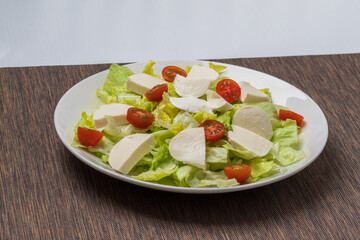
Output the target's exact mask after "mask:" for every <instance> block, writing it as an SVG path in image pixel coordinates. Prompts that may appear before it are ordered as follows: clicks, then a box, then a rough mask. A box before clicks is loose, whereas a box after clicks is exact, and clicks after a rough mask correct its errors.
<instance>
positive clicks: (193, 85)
mask: <svg viewBox="0 0 360 240" xmlns="http://www.w3.org/2000/svg"><path fill="white" fill-rule="evenodd" d="M210 84H211V81H210V80H208V79H197V80H193V79H190V78H188V77H183V76H181V75H179V74H178V75H176V77H175V80H174V89H175V91H176V93H177V94H179V96H181V97H188V96H193V97H201V96H202V95H204V94H205V93H206V91H207V89H208V88H209V86H210Z"/></svg>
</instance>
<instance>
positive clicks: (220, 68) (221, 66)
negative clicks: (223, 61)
mask: <svg viewBox="0 0 360 240" xmlns="http://www.w3.org/2000/svg"><path fill="white" fill-rule="evenodd" d="M209 68H212V69H214V70H215V71H216V72H218V73H220V72H222V71H224V70H225V69H227V67H226V66H223V65H215V64H213V63H209Z"/></svg>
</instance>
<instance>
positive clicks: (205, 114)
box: [72, 61, 305, 188]
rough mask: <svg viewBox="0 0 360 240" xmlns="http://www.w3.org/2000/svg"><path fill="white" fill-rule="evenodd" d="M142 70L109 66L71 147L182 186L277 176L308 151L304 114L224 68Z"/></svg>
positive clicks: (147, 177)
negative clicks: (302, 142) (302, 139)
mask: <svg viewBox="0 0 360 240" xmlns="http://www.w3.org/2000/svg"><path fill="white" fill-rule="evenodd" d="M154 64H156V63H155V62H154V61H150V62H149V63H148V64H147V65H146V66H145V67H144V69H143V71H142V72H141V73H134V72H133V71H132V70H131V69H130V68H128V67H126V66H119V65H117V64H112V65H111V67H110V69H109V73H108V76H107V78H106V80H105V82H104V85H103V88H101V89H97V91H96V95H97V97H98V98H99V99H100V100H101V102H102V105H101V106H100V107H98V108H96V109H94V111H93V112H92V113H90V114H88V113H86V112H83V113H82V114H81V118H80V120H79V122H78V123H77V125H76V126H75V128H74V132H75V136H74V139H73V142H72V146H73V147H76V148H83V149H86V150H88V151H89V152H91V153H93V154H94V155H95V156H97V157H99V158H100V159H101V160H102V161H103V162H104V163H106V164H109V166H110V167H111V168H112V169H114V170H115V171H118V172H120V173H122V174H125V175H128V176H131V177H132V178H135V179H139V180H142V181H148V182H153V183H158V184H165V185H171V186H180V187H193V188H206V187H218V188H222V187H232V186H237V185H240V184H249V183H252V182H256V181H261V180H262V179H265V178H268V177H271V176H274V175H276V174H278V173H279V172H280V171H281V169H282V167H283V166H288V165H290V164H293V163H294V162H297V161H299V160H301V159H303V158H304V157H305V153H304V152H303V151H302V150H301V149H300V147H299V144H298V134H299V132H300V131H301V126H302V125H303V122H304V118H303V117H302V116H301V115H299V114H297V113H295V112H292V111H290V110H289V109H287V108H286V107H283V106H279V105H276V104H274V103H273V102H272V98H271V94H270V90H269V89H257V88H255V87H253V86H252V85H251V84H250V83H248V82H246V79H241V80H243V81H240V80H239V79H229V78H228V77H226V68H227V67H226V66H222V65H215V64H212V63H209V66H202V65H194V66H186V67H185V68H184V69H182V68H180V67H177V66H166V67H165V68H163V70H162V72H161V75H157V73H154V70H153V66H154Z"/></svg>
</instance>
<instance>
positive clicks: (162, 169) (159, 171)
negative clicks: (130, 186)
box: [133, 161, 178, 182]
mask: <svg viewBox="0 0 360 240" xmlns="http://www.w3.org/2000/svg"><path fill="white" fill-rule="evenodd" d="M177 169H178V166H177V164H176V163H174V162H172V161H168V162H164V163H161V164H159V165H158V166H157V167H156V168H155V169H153V170H149V171H146V172H142V173H140V174H139V175H137V176H133V178H135V179H139V180H143V181H150V182H154V181H159V180H160V179H162V178H165V177H167V176H170V175H172V174H173V173H174V172H176V170H177Z"/></svg>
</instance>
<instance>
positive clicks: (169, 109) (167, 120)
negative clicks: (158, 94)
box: [152, 92, 180, 129]
mask: <svg viewBox="0 0 360 240" xmlns="http://www.w3.org/2000/svg"><path fill="white" fill-rule="evenodd" d="M179 111H180V110H179V109H178V108H177V107H175V106H174V105H173V104H172V103H171V102H170V98H169V94H168V93H166V92H165V93H164V94H163V99H162V101H161V102H160V103H159V105H158V106H157V107H156V109H155V110H154V111H153V112H152V114H153V115H154V117H155V120H154V124H155V125H157V126H160V127H164V128H167V129H171V127H172V123H173V120H174V118H175V117H176V115H177V114H178V113H179Z"/></svg>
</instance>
